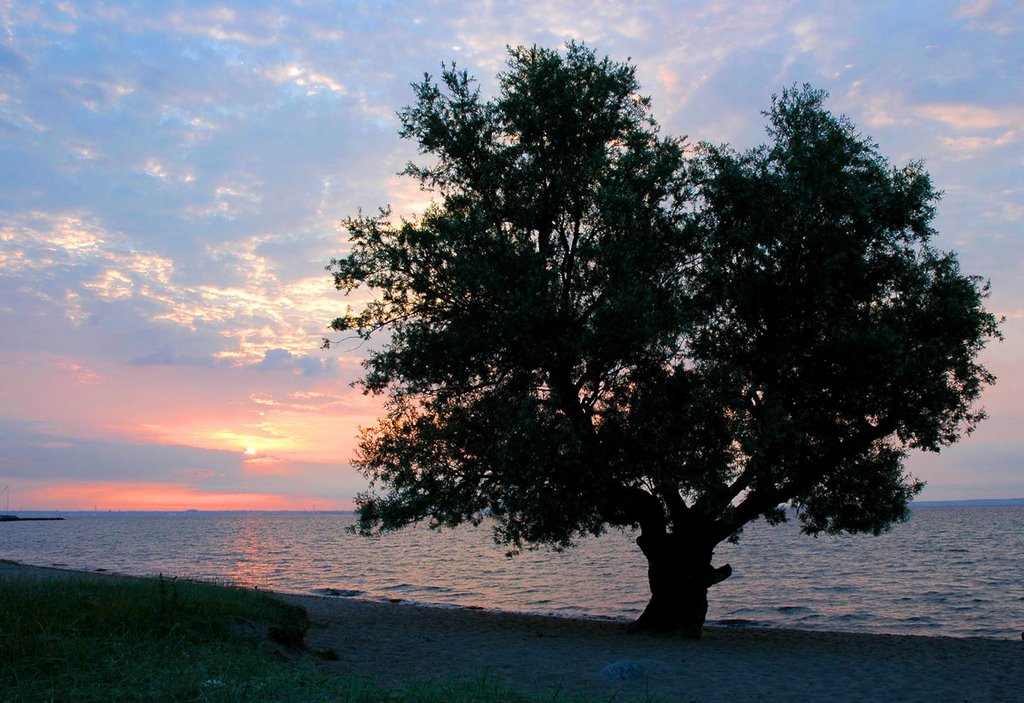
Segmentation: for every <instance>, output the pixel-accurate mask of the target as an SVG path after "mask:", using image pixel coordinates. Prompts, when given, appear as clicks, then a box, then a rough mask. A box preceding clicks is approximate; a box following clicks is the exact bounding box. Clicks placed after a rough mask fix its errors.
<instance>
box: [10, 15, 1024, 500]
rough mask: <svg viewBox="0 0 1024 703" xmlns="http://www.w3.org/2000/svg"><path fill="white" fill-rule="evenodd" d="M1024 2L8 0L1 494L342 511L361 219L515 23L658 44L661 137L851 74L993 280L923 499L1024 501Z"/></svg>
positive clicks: (490, 79) (348, 482) (651, 85)
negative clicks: (990, 376)
mask: <svg viewBox="0 0 1024 703" xmlns="http://www.w3.org/2000/svg"><path fill="white" fill-rule="evenodd" d="M1022 8H1024V6H1022V5H1021V3H1019V2H1017V1H1016V0H1005V1H1003V2H999V1H998V0H993V1H991V2H988V1H965V2H954V1H948V2H946V1H943V0H927V1H924V0H921V1H916V2H915V1H910V0H908V1H905V2H898V3H893V2H887V1H881V0H878V1H873V2H872V1H867V2H856V3H854V2H848V1H845V0H844V1H836V2H831V1H828V0H818V1H815V2H799V1H768V0H736V1H729V0H718V1H711V0H709V1H703V0H702V1H696V0H694V1H679V0H677V1H676V2H635V3H630V2H615V1H613V0H603V1H601V2H564V3H550V2H523V3H517V2H486V1H477V2H473V3H459V2H445V1H442V0H437V1H434V2H419V3H411V2H409V3H406V2H341V1H336V2H321V1H318V0H295V1H293V2H290V3H289V2H253V1H252V0H247V1H246V2H244V3H242V2H235V3H232V2H216V3H205V2H169V1H159V2H71V1H69V2H21V1H20V0H0V23H2V26H0V30H2V31H0V491H3V492H2V493H0V509H4V508H6V507H8V505H7V503H8V501H9V508H10V509H11V510H12V511H14V510H33V509H39V510H65V511H66V510H76V509H87V510H92V509H99V510H129V509H134V510H139V509H151V510H180V509H187V508H197V509H313V508H316V509H346V508H350V507H352V498H353V496H354V495H355V494H356V493H357V492H358V491H360V490H362V489H363V488H365V481H364V479H363V478H362V477H360V476H359V475H358V474H357V473H356V472H355V471H354V470H353V469H352V467H351V466H350V465H349V461H350V460H351V458H352V456H353V452H354V446H355V442H356V437H357V433H358V428H359V427H368V426H372V425H373V424H374V422H375V418H376V416H377V414H378V413H379V411H380V406H381V402H380V400H379V399H377V398H372V397H366V396H364V395H363V394H362V393H361V392H360V391H359V390H358V389H354V388H352V387H351V383H352V381H353V380H355V379H356V378H358V376H359V374H360V371H361V367H360V361H361V358H362V357H361V356H360V354H361V353H362V350H360V349H356V348H346V347H345V346H344V345H342V346H340V347H335V348H333V349H331V350H329V351H324V350H322V349H320V340H321V338H322V337H323V336H325V334H326V333H327V329H326V326H327V323H328V322H329V321H330V320H331V319H333V318H334V317H336V316H337V315H339V314H340V313H341V312H342V310H343V306H344V305H345V302H346V301H345V299H344V298H343V297H342V295H341V294H340V293H338V292H337V291H335V290H334V289H333V287H332V282H331V280H330V277H329V275H328V274H327V273H326V272H325V271H324V266H325V265H326V264H327V262H328V260H329V259H330V258H331V257H332V256H338V255H341V254H344V252H345V233H344V231H343V230H342V229H341V228H340V226H339V222H340V220H341V219H342V218H344V217H346V216H348V215H352V214H355V213H356V212H357V211H358V210H359V209H360V208H362V209H364V210H367V211H374V210H375V209H376V208H378V207H379V206H382V205H387V204H390V205H391V206H392V207H393V209H394V211H395V212H396V213H397V214H401V215H409V216H413V215H415V214H416V213H417V212H420V211H422V209H423V207H424V206H425V205H426V204H427V203H428V202H429V198H430V196H429V194H425V193H422V192H420V191H419V190H418V187H417V186H416V184H415V183H413V182H412V181H411V180H409V179H403V178H400V177H398V176H397V172H398V171H400V170H401V169H402V168H403V166H404V165H405V163H406V162H407V161H408V160H410V159H414V158H416V148H415V145H414V144H410V143H408V142H406V141H403V140H401V139H400V138H399V137H398V134H397V132H398V127H399V125H398V120H397V118H396V115H395V113H396V111H397V110H399V109H401V108H402V107H403V106H404V105H407V104H408V103H409V102H410V101H411V100H412V90H411V88H410V83H412V82H413V81H417V80H419V79H421V77H422V76H423V74H424V72H431V73H433V74H435V75H436V73H437V72H438V71H439V69H440V65H441V62H451V61H455V62H456V63H457V64H458V65H459V66H462V67H465V68H467V69H469V70H470V72H471V73H472V74H474V75H476V76H477V77H478V78H479V79H480V81H481V86H482V89H483V91H484V93H485V95H490V94H493V90H494V86H495V80H494V76H495V74H496V73H497V72H498V71H500V70H501V69H502V67H503V64H504V62H505V59H506V56H507V53H506V46H507V45H513V46H515V45H532V44H538V45H541V46H547V47H559V46H561V45H563V44H564V43H565V42H566V41H567V40H570V39H573V40H576V41H582V42H585V43H586V44H587V45H588V46H590V47H591V48H593V49H595V50H596V51H597V52H598V53H599V54H601V55H609V56H610V57H611V58H613V59H615V60H619V61H623V60H626V59H629V60H631V61H632V62H633V63H634V64H635V65H636V66H637V73H638V79H639V81H640V83H641V86H642V89H643V92H644V93H645V94H647V95H650V96H651V97H652V99H653V114H654V116H655V117H656V119H657V120H658V121H659V122H660V124H661V126H662V129H663V131H664V132H666V133H669V134H675V135H687V136H688V137H689V139H690V140H691V141H710V142H715V143H723V142H727V143H729V144H731V145H733V146H734V147H736V148H738V149H745V148H749V147H752V146H755V145H757V144H760V143H763V142H764V141H765V139H766V136H765V133H764V118H763V116H762V115H761V111H762V110H764V109H765V108H767V107H768V106H769V104H770V101H771V96H772V94H773V93H778V92H780V91H781V90H782V89H783V88H786V87H788V86H791V85H794V84H802V83H805V82H807V83H811V84H812V85H814V86H815V87H817V88H823V89H825V90H827V91H828V92H829V93H830V94H831V99H830V102H829V105H830V107H831V109H832V110H833V111H835V112H837V113H844V114H846V115H848V116H849V117H850V118H851V119H852V120H853V122H854V123H855V124H856V125H857V126H858V127H859V128H860V129H861V130H862V131H864V132H865V133H867V134H869V135H871V137H872V138H874V140H875V141H877V142H878V144H879V145H880V150H881V152H882V153H883V154H885V155H887V156H888V157H889V158H890V160H891V161H892V162H893V163H894V164H896V165H902V164H905V163H906V162H908V161H911V160H917V159H920V160H923V161H924V163H925V167H926V169H927V170H928V171H929V172H930V173H931V175H932V178H933V180H934V183H935V185H936V186H937V187H938V188H939V189H941V190H942V191H943V192H944V197H943V200H942V202H941V203H940V205H939V212H938V215H937V217H936V220H935V226H936V228H937V229H938V231H939V236H938V237H937V238H936V240H935V244H936V245H937V246H938V247H939V248H941V249H952V250H955V251H956V252H958V255H959V257H960V261H961V264H962V268H963V271H964V272H965V273H969V274H976V275H979V276H982V277H983V278H984V279H987V280H989V281H991V286H992V293H991V297H990V298H989V301H988V306H989V309H990V310H992V311H993V312H995V313H997V314H999V315H1003V316H1005V318H1006V320H1005V322H1004V324H1003V328H1002V330H1003V333H1004V335H1005V341H1004V342H1002V343H1000V344H995V345H992V346H991V347H990V348H989V349H987V350H986V351H985V352H984V353H983V357H982V358H983V360H984V362H985V363H986V365H987V366H988V367H989V368H990V369H991V370H992V371H993V372H994V373H995V374H996V375H997V376H998V381H997V383H996V385H995V386H994V387H992V388H989V389H988V390H987V391H986V392H985V394H984V396H983V398H982V403H981V404H982V405H983V406H984V407H985V408H986V409H987V411H988V413H989V415H990V418H989V419H988V420H987V421H986V422H985V423H983V424H982V425H981V426H980V427H979V428H978V430H977V431H976V432H975V433H974V434H973V435H972V436H971V437H969V438H967V439H965V440H964V441H962V442H961V443H960V444H958V445H956V446H954V447H951V448H949V449H947V450H945V451H943V452H942V453H941V454H938V455H936V454H920V455H914V456H913V457H912V458H911V459H910V461H909V462H908V467H909V469H910V471H912V472H913V473H914V475H915V476H917V477H919V478H922V479H925V480H926V481H928V486H927V488H926V489H925V491H924V493H923V494H922V496H921V498H922V499H932V500H951V499H968V498H1010V497H1021V496H1024V459H1022V457H1024V433H1022V432H1021V428H1022V427H1024V236H1022V223H1024V9H1022Z"/></svg>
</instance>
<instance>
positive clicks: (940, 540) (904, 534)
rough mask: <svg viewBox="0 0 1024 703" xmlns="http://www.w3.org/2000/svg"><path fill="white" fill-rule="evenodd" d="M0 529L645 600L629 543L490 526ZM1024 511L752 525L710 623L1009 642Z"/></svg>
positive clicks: (272, 582) (345, 577)
mask: <svg viewBox="0 0 1024 703" xmlns="http://www.w3.org/2000/svg"><path fill="white" fill-rule="evenodd" d="M66 517H67V519H66V520H65V521H64V522H13V523H12V522H8V523H0V558H5V559H13V560H16V561H22V562H25V563H28V564H36V565H42V566H48V565H60V566H68V567H72V568H78V569H97V568H99V569H106V570H108V571H115V572H121V573H127V574H156V573H163V574H165V575H178V576H189V577H194V578H200V579H212V580H217V581H231V582H235V583H238V584H243V585H246V586H258V587H260V588H270V589H274V590H279V591H289V592H296V593H306V592H323V589H335V590H336V591H338V592H342V594H343V595H348V596H360V597H364V598H376V599H390V598H399V599H402V600H411V601H420V602H427V603H435V604H443V605H454V606H481V607H485V608H495V609H502V610H512V611H528V612H540V613H551V614H557V615H569V616H586V617H610V618H618V619H630V620H631V619H634V618H636V617H637V616H638V615H639V614H640V612H641V611H642V610H643V607H644V605H645V604H646V601H647V581H646V578H647V577H646V562H645V561H644V559H643V556H642V555H641V554H640V552H639V550H638V548H637V547H636V546H635V544H634V542H633V535H631V534H627V533H621V532H613V533H610V534H608V535H605V536H603V537H601V538H600V539H592V540H587V541H585V542H583V543H582V544H581V545H580V546H579V547H578V548H577V549H574V550H570V551H567V552H565V553H562V554H557V553H551V552H547V551H539V552H532V553H525V554H522V555H520V556H518V557H516V558H514V559H511V560H509V559H506V558H505V556H504V549H503V548H501V547H498V546H496V545H495V544H494V543H493V542H492V540H491V537H490V531H489V530H488V529H487V528H486V527H480V528H460V529H457V530H451V531H445V532H441V533H436V532H431V531H430V530H427V529H426V528H413V529H409V530H407V531H405V532H403V533H399V534H395V535H389V536H387V537H384V538H380V539H367V538H361V537H357V536H355V535H351V534H348V533H347V532H346V530H345V528H346V527H347V526H349V525H350V524H351V523H352V520H353V518H352V516H351V515H347V514H342V513H311V512H303V513H298V512H297V513H206V512H203V513H167V514H163V513H98V514H92V513H69V514H67V515H66ZM1022 528H1024V506H998V507H921V508H917V509H915V510H914V513H913V517H912V519H911V521H910V522H909V523H907V524H904V525H899V526H897V527H896V528H895V529H894V530H893V531H892V532H891V533H889V534H887V535H883V536H881V537H863V536H859V537H842V538H819V539H812V538H809V537H806V536H803V535H800V534H799V533H798V531H797V528H796V525H795V524H793V523H787V524H786V525H782V526H779V527H775V528H772V527H769V526H767V525H765V524H763V523H756V524H753V525H751V526H749V527H748V529H747V531H746V533H745V534H744V537H743V539H742V540H741V541H740V543H739V544H738V545H722V546H721V547H720V548H719V550H718V555H717V558H716V564H722V563H725V562H729V563H731V564H732V566H733V576H732V578H730V579H728V580H727V581H725V582H723V583H721V584H719V585H718V586H716V587H714V588H713V589H711V592H710V600H711V609H710V611H709V613H708V620H709V622H710V623H720V624H737V625H744V624H746V625H759V626H769V627H795V628H807V629H829V630H846V631H860V632H890V633H906V634H926V635H953V636H961V637H962V636H981V637H994V638H1012V639H1017V638H1019V637H1020V633H1021V631H1022V630H1024V566H1022V564H1024V561H1022V557H1024V529H1022Z"/></svg>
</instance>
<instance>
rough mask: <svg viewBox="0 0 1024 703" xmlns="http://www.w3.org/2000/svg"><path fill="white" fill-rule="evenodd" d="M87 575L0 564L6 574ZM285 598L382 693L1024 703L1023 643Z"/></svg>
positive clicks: (322, 645)
mask: <svg viewBox="0 0 1024 703" xmlns="http://www.w3.org/2000/svg"><path fill="white" fill-rule="evenodd" d="M80 576H81V574H79V573H78V572H69V571H60V570H56V569H44V568H39V567H27V566H23V565H17V564H11V563H7V562H4V563H0V578H17V577H28V578H73V577H80ZM90 576H91V577H97V576H96V575H95V574H91V575H90ZM281 597H282V598H284V599H286V600H288V601H290V602H293V603H297V604H299V605H301V606H303V607H304V608H305V609H306V611H307V612H308V613H309V617H310V619H311V621H312V623H313V625H312V627H311V629H310V631H309V633H308V634H307V637H306V640H307V643H308V644H309V646H310V647H311V648H312V649H314V650H324V649H330V650H333V651H334V652H335V653H336V654H337V656H338V659H337V660H336V661H325V662H324V663H323V664H322V666H323V667H324V668H325V669H326V670H327V671H329V672H337V673H343V674H346V675H355V676H365V677H368V678H372V679H374V680H376V681H378V682H380V683H383V684H385V685H402V684H404V683H407V682H415V681H422V680H425V679H435V680H437V679H441V680H447V679H451V678H459V677H461V678H476V677H479V676H481V675H487V676H489V677H492V678H498V679H501V680H503V681H505V682H507V683H509V684H510V685H512V686H514V687H516V688H520V689H523V690H528V691H533V692H537V693H550V692H552V691H556V690H560V691H561V692H562V693H563V694H565V693H583V694H588V695H591V696H593V697H594V698H595V699H596V700H608V699H609V698H610V697H612V696H614V697H615V698H614V700H616V701H624V700H629V699H631V698H634V697H641V696H643V695H644V694H645V693H648V692H649V693H651V694H654V695H658V696H661V697H663V698H664V699H667V700H670V701H697V702H699V703H704V702H712V701H723V702H724V701H729V702H730V703H733V702H739V701H769V702H773V701H779V702H782V701H836V702H840V701H850V702H854V701H857V702H863V703H867V702H869V701H885V702H888V701H915V702H916V701H920V702H921V703H925V702H929V703H931V702H943V701H950V702H956V703H961V702H963V701H971V702H972V703H983V702H988V701H993V702H995V701H1000V702H1002V701H1006V702H1008V703H1009V702H1014V703H1016V702H1019V701H1024V642H1022V641H1009V640H1007V641H1003V640H988V639H979V638H953V637H921V636H907V635H872V634H851V633H837V632H814V631H801V630H782V629H753V628H708V629H707V631H706V632H705V635H704V638H703V639H701V640H699V641H693V640H685V639H682V638H678V637H673V636H663V635H643V634H636V633H630V632H627V629H626V625H625V624H624V623H621V622H614V621H599V620H577V619H568V618H553V617H544V616H533V615H523V614H511V613H500V612H492V611H486V610H467V609H450V608H432V607H424V606H417V605H411V604H406V603H381V602H376V601H365V600H359V599H356V598H341V597H320V596H314V595H301V596H300V595H289V594H283V595H282V596H281ZM609 669H610V670H609ZM615 673H619V674H625V675H626V676H630V677H633V678H631V679H629V680H619V679H615V678H609V677H610V676H614V674H615Z"/></svg>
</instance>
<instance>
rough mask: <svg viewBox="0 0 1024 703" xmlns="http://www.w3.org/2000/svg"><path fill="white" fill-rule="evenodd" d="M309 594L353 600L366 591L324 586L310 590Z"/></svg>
mask: <svg viewBox="0 0 1024 703" xmlns="http://www.w3.org/2000/svg"><path fill="white" fill-rule="evenodd" d="M310 593H316V594H318V595H321V596H330V597H332V598H355V597H356V596H361V595H364V594H365V593H366V591H360V590H357V589H354V588H330V587H329V586H325V587H323V588H311V589H310Z"/></svg>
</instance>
